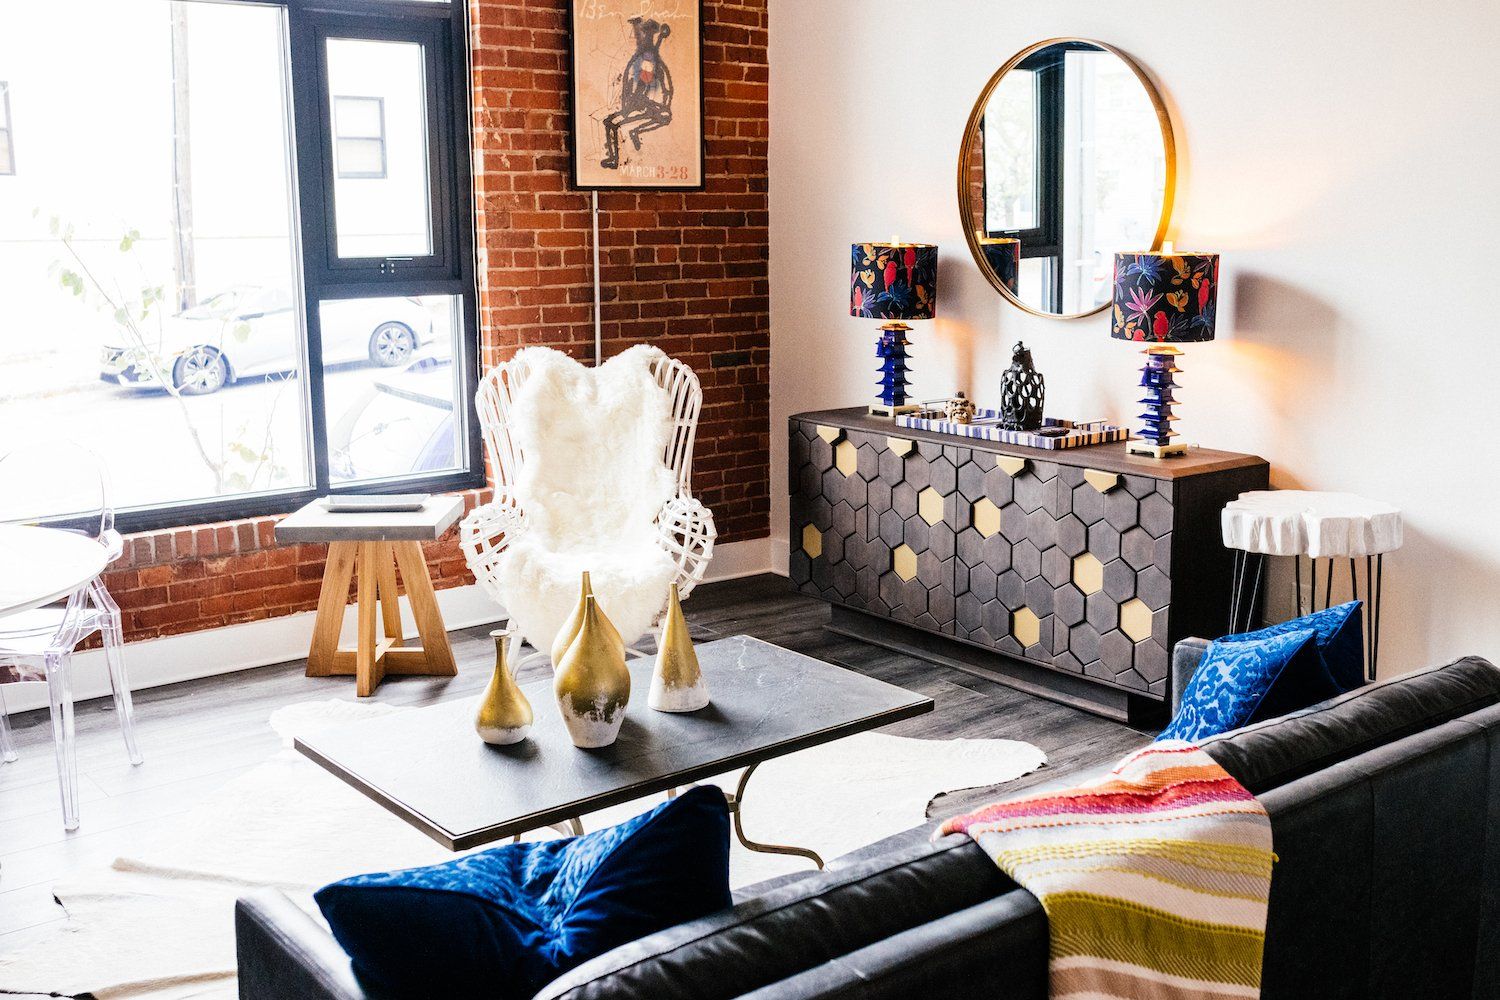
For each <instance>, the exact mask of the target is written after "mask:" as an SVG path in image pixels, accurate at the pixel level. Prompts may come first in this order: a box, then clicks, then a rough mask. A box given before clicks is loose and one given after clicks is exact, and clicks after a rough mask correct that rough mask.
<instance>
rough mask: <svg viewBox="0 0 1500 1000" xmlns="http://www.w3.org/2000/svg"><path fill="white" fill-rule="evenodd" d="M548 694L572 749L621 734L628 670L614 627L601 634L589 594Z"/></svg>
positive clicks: (601, 743) (627, 696)
mask: <svg viewBox="0 0 1500 1000" xmlns="http://www.w3.org/2000/svg"><path fill="white" fill-rule="evenodd" d="M552 690H553V692H554V693H555V694H556V695H557V707H558V709H559V710H561V712H562V718H563V724H564V725H565V726H567V727H568V735H569V736H571V737H572V738H573V745H574V746H577V747H583V748H584V749H586V750H589V749H595V748H597V747H607V746H609V745H610V744H611V743H613V742H614V741H615V739H616V738H617V737H618V736H619V735H620V724H621V723H622V722H624V721H625V706H626V704H627V703H629V701H630V671H629V670H628V669H626V667H625V647H624V646H623V645H622V644H621V643H620V642H619V633H618V632H615V631H614V627H613V626H610V627H609V628H608V629H607V630H606V628H605V619H604V614H603V612H601V611H600V609H599V602H598V599H597V598H595V597H594V595H593V594H590V595H588V596H587V597H585V598H584V602H583V627H582V628H580V629H579V630H578V637H577V638H575V639H574V640H573V644H572V645H571V646H569V647H568V651H567V652H566V653H564V654H563V658H562V662H561V663H559V664H558V666H557V676H556V677H555V678H554V679H553V681H552Z"/></svg>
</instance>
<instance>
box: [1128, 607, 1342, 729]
mask: <svg viewBox="0 0 1500 1000" xmlns="http://www.w3.org/2000/svg"><path fill="white" fill-rule="evenodd" d="M1316 637H1317V634H1316V633H1315V632H1313V630H1312V629H1301V630H1299V631H1296V632H1284V633H1282V634H1280V635H1273V636H1268V637H1267V638H1264V639H1255V640H1247V641H1229V640H1225V639H1217V640H1215V641H1214V642H1211V643H1209V644H1208V652H1206V653H1204V654H1203V659H1202V660H1200V661H1199V663H1198V669H1197V670H1195V671H1193V676H1192V679H1191V680H1189V681H1188V683H1187V687H1186V689H1184V690H1183V692H1182V700H1181V702H1180V703H1179V704H1178V706H1177V714H1176V715H1174V716H1173V717H1172V721H1171V723H1170V724H1169V725H1168V726H1167V728H1166V729H1164V730H1162V732H1161V735H1160V736H1158V737H1157V739H1158V740H1188V741H1193V740H1201V739H1205V738H1206V737H1209V736H1217V735H1218V734H1219V733H1226V732H1228V731H1229V730H1231V729H1238V728H1239V727H1241V726H1243V725H1246V724H1247V723H1249V722H1252V721H1257V720H1258V719H1261V718H1271V717H1273V716H1275V715H1282V714H1285V713H1286V712H1289V711H1293V710H1295V709H1298V708H1305V707H1307V706H1308V705H1312V704H1316V703H1317V702H1319V701H1322V700H1323V699H1324V698H1330V697H1332V696H1333V695H1335V694H1338V693H1339V691H1338V688H1337V686H1336V685H1335V684H1334V682H1333V678H1332V677H1330V676H1329V675H1328V669H1327V667H1325V666H1324V665H1323V657H1322V655H1321V654H1320V653H1319V652H1318V646H1317V641H1316Z"/></svg>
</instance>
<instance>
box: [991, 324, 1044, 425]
mask: <svg viewBox="0 0 1500 1000" xmlns="http://www.w3.org/2000/svg"><path fill="white" fill-rule="evenodd" d="M1046 396H1047V384H1046V380H1045V379H1043V378H1042V373H1041V372H1039V371H1037V370H1036V368H1034V367H1033V366H1032V364H1031V352H1030V351H1028V350H1027V349H1026V345H1025V344H1023V343H1020V342H1019V341H1018V342H1017V343H1016V346H1015V347H1013V348H1011V350H1010V367H1009V368H1007V369H1006V370H1005V377H1004V378H1002V379H1001V380H1000V424H1001V426H1002V427H1004V428H1005V429H1006V430H1011V431H1034V430H1036V429H1037V428H1039V427H1041V426H1042V403H1043V401H1044V400H1045V399H1046Z"/></svg>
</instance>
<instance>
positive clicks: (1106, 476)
mask: <svg viewBox="0 0 1500 1000" xmlns="http://www.w3.org/2000/svg"><path fill="white" fill-rule="evenodd" d="M1083 479H1084V482H1086V483H1088V484H1089V485H1090V486H1092V487H1093V488H1094V489H1096V490H1098V491H1099V492H1100V493H1108V492H1109V491H1110V490H1112V489H1114V488H1116V487H1117V486H1119V485H1120V474H1119V473H1118V472H1101V471H1100V470H1098V469H1084V470H1083Z"/></svg>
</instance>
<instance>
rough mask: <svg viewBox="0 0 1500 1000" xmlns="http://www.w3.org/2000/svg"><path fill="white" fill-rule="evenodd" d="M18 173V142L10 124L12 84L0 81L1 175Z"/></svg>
mask: <svg viewBox="0 0 1500 1000" xmlns="http://www.w3.org/2000/svg"><path fill="white" fill-rule="evenodd" d="M15 172H16V141H15V138H14V130H13V129H12V127H11V124H10V84H8V83H6V82H5V81H4V80H0V174H14V173H15Z"/></svg>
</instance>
